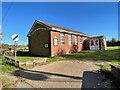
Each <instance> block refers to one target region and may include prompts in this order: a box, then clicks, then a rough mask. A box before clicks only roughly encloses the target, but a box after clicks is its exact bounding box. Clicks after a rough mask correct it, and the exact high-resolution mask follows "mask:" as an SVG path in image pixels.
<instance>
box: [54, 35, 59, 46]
mask: <svg viewBox="0 0 120 90" xmlns="http://www.w3.org/2000/svg"><path fill="white" fill-rule="evenodd" d="M57 45H58V38H57V37H56V36H55V37H54V46H57Z"/></svg>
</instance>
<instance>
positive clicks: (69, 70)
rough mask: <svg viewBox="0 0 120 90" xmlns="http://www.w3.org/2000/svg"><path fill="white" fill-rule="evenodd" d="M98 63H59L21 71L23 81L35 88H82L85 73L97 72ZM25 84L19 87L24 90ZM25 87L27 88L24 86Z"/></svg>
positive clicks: (75, 61)
mask: <svg viewBox="0 0 120 90" xmlns="http://www.w3.org/2000/svg"><path fill="white" fill-rule="evenodd" d="M95 63H98V62H89V61H78V60H73V61H57V62H52V63H49V64H46V65H42V66H39V65H37V66H35V67H33V68H31V69H25V70H21V71H19V74H20V76H21V77H22V81H24V82H25V83H27V84H28V85H30V86H31V87H34V88H81V86H82V79H83V72H84V71H95V70H98V69H99V67H98V66H96V65H95ZM22 84H23V83H20V82H19V83H18V84H17V87H18V88H22V86H23V85H22ZM24 87H25V86H24Z"/></svg>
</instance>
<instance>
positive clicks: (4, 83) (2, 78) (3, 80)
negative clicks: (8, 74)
mask: <svg viewBox="0 0 120 90" xmlns="http://www.w3.org/2000/svg"><path fill="white" fill-rule="evenodd" d="M0 82H1V83H2V86H3V88H10V84H8V83H7V82H6V81H5V79H4V77H2V76H1V77H0Z"/></svg>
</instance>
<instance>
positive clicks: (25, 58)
mask: <svg viewBox="0 0 120 90" xmlns="http://www.w3.org/2000/svg"><path fill="white" fill-rule="evenodd" d="M35 58H36V57H34V56H17V60H20V61H28V60H29V61H32V60H33V59H35Z"/></svg>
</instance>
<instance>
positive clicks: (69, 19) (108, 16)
mask: <svg viewBox="0 0 120 90" xmlns="http://www.w3.org/2000/svg"><path fill="white" fill-rule="evenodd" d="M35 20H40V21H43V22H47V23H49V24H54V25H57V26H62V27H66V28H70V29H73V30H77V31H80V32H83V33H85V34H88V35H90V36H99V35H105V36H106V38H107V40H111V38H112V37H114V38H116V39H118V3H117V2H36V3H35V2H12V3H11V2H3V3H2V32H3V36H2V38H3V41H2V42H3V43H6V44H13V40H12V38H11V36H12V35H13V34H18V35H19V37H20V39H19V41H18V42H17V43H18V44H28V38H27V34H28V32H29V30H30V28H31V27H32V25H33V23H34V21H35Z"/></svg>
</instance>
